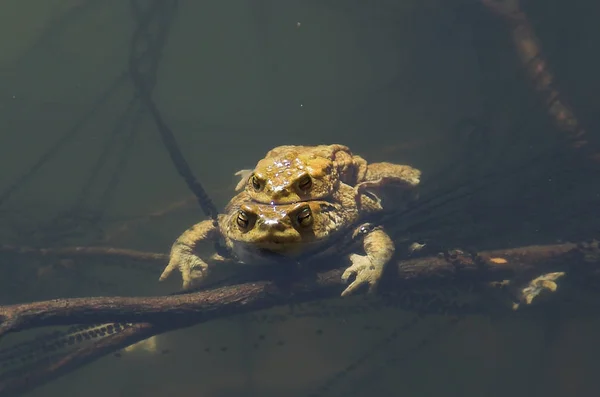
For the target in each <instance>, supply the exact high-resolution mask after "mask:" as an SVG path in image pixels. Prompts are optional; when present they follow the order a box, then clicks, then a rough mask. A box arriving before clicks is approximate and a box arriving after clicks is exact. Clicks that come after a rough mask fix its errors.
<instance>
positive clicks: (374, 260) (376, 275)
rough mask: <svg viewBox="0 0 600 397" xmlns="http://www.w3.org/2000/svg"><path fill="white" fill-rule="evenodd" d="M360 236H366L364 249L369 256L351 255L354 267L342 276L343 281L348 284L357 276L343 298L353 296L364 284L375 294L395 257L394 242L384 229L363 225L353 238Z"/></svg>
mask: <svg viewBox="0 0 600 397" xmlns="http://www.w3.org/2000/svg"><path fill="white" fill-rule="evenodd" d="M360 234H363V235H364V239H363V247H364V250H365V253H366V254H367V255H358V254H352V255H350V261H351V262H352V266H350V267H349V268H348V269H346V271H345V272H344V274H342V280H343V281H345V282H347V281H348V279H349V278H350V277H351V276H356V279H355V280H354V281H353V282H352V283H351V284H350V285H349V286H348V287H347V288H346V289H345V290H344V292H342V296H347V295H350V294H352V293H353V292H355V291H356V290H357V289H358V288H359V287H361V286H362V285H364V284H367V285H368V286H369V293H373V292H375V290H376V289H377V285H378V284H379V280H380V279H381V276H382V275H383V271H384V269H385V265H387V263H388V262H389V261H390V259H392V256H393V255H394V242H393V241H392V239H391V238H390V236H388V235H387V233H386V232H385V231H384V230H383V228H382V227H375V228H371V227H370V225H368V224H367V225H362V226H360V227H358V228H357V229H356V231H355V232H354V235H353V237H356V236H358V235H360Z"/></svg>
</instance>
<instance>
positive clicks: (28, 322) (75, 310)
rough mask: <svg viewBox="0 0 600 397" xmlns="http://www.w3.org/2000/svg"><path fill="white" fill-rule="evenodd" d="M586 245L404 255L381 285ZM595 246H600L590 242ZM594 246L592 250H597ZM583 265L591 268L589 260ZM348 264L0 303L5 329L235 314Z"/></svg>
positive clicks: (470, 274) (579, 251) (488, 278)
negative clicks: (176, 289) (170, 287)
mask: <svg viewBox="0 0 600 397" xmlns="http://www.w3.org/2000/svg"><path fill="white" fill-rule="evenodd" d="M588 248H589V247H588V246H586V245H576V244H571V243H567V244H559V245H549V246H530V247H522V248H514V249H505V250H494V251H486V252H482V253H480V254H477V255H470V254H466V253H464V252H462V251H458V250H456V251H452V252H450V253H446V254H440V255H437V256H430V257H424V258H415V259H411V260H407V261H401V262H400V263H398V264H397V265H396V266H393V267H390V269H389V270H390V271H389V274H387V275H386V277H385V278H384V280H383V281H382V285H381V289H382V290H383V291H385V290H391V291H393V290H398V289H399V288H402V289H406V288H410V283H414V282H415V281H419V282H425V283H426V282H428V281H429V282H431V281H433V282H440V281H446V282H450V283H453V282H457V283H458V282H462V281H469V282H492V281H502V280H505V279H515V278H517V277H519V276H520V275H527V276H531V277H535V276H538V275H540V274H543V273H548V272H556V271H567V270H569V269H573V267H574V266H575V265H577V264H578V263H583V262H584V259H585V258H589V254H588V255H587V257H586V253H585V252H584V251H585V249H588ZM591 249H593V250H595V249H597V245H595V244H592V248H591ZM594 252H595V251H594ZM586 268H589V266H587V267H586ZM342 272H343V269H341V268H340V269H334V270H328V271H324V272H321V273H317V274H316V276H315V277H311V278H310V279H302V280H296V281H293V282H292V283H287V284H286V285H282V284H281V283H280V282H275V281H259V282H249V283H244V284H238V285H231V286H225V287H220V288H216V289H211V290H206V291H201V292H194V293H189V294H184V295H173V296H161V297H92V298H74V299H55V300H50V301H42V302H34V303H23V304H16V305H10V306H3V307H0V336H2V335H4V334H6V333H8V332H16V331H20V330H24V329H30V328H34V327H42V326H50V325H66V324H95V323H101V322H133V323H139V322H149V323H159V324H179V325H181V326H185V325H187V324H190V323H198V322H204V321H208V320H212V319H216V318H221V317H225V316H230V315H234V314H241V313H247V312H251V311H256V310H261V309H267V308H271V307H274V306H277V305H283V304H288V303H300V302H306V301H311V300H318V299H323V298H331V297H336V296H338V295H339V294H340V293H341V291H342V290H343V288H344V286H345V285H344V283H343V282H342V280H341V274H342Z"/></svg>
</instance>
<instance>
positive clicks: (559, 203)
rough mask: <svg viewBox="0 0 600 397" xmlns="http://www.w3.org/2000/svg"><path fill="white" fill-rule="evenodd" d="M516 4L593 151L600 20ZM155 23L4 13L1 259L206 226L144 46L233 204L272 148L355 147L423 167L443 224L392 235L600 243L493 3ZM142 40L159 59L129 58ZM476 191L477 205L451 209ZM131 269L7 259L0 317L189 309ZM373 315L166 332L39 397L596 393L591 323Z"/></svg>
mask: <svg viewBox="0 0 600 397" xmlns="http://www.w3.org/2000/svg"><path fill="white" fill-rule="evenodd" d="M522 2H523V3H527V4H523V8H524V10H525V11H526V12H527V15H528V17H529V18H530V21H531V22H532V25H533V27H534V28H535V29H536V32H537V34H538V36H539V37H540V40H541V42H542V44H543V49H544V56H545V57H546V59H547V60H548V61H549V67H551V68H552V70H553V71H554V72H555V74H556V76H557V82H558V84H559V86H560V87H561V95H563V96H564V97H566V98H568V101H569V102H570V103H571V104H572V105H573V107H574V109H575V110H576V112H577V115H578V116H579V117H580V119H581V120H582V122H584V126H585V128H586V130H587V132H588V135H587V137H588V144H589V147H592V148H593V147H599V148H600V146H598V145H597V141H598V138H597V137H598V134H597V131H596V130H595V128H594V127H595V126H596V125H597V124H598V122H599V120H598V118H597V112H596V111H595V110H596V109H597V105H598V99H597V95H595V93H596V92H597V88H598V85H600V79H598V77H597V73H596V70H598V66H600V65H598V63H599V62H600V60H599V59H598V57H597V56H596V55H595V50H594V49H595V43H596V38H597V37H600V36H599V33H600V32H599V31H598V28H597V27H596V26H597V24H595V20H593V19H592V18H593V15H597V14H596V13H597V11H598V9H597V8H598V6H596V5H593V4H592V2H589V1H586V0H577V1H575V2H571V3H569V4H566V3H565V2H559V1H548V0H547V1H541V0H535V1H529V2H525V1H522ZM158 3H161V4H162V5H157V4H158ZM158 3H156V2H154V1H151V0H140V1H137V2H136V1H131V2H130V1H118V0H107V1H102V2H99V1H91V0H87V1H85V0H78V1H76V0H52V1H44V2H40V1H32V0H27V1H24V0H20V1H16V0H11V1H5V2H3V3H2V4H0V48H2V51H0V76H1V78H0V165H1V166H0V233H1V234H0V244H2V245H4V244H9V245H11V246H28V247H45V248H52V247H54V248H56V247H65V246H73V245H89V246H98V245H101V246H112V247H120V248H131V249H138V250H146V251H151V252H168V250H169V248H170V245H171V244H172V242H173V240H174V239H175V238H176V237H177V236H178V235H179V234H180V233H181V232H182V231H183V230H185V229H186V228H188V227H189V226H190V225H192V224H193V223H196V222H198V221H199V220H201V219H203V217H204V215H203V213H202V211H201V210H200V208H198V207H197V204H196V203H195V202H194V200H193V198H192V199H190V198H191V193H190V192H189V190H188V189H187V187H186V185H185V183H184V182H183V181H182V180H181V178H180V177H179V176H178V175H177V172H176V171H175V169H174V167H173V165H172V163H171V161H170V158H169V156H168V154H167V152H166V151H165V148H164V146H163V144H162V142H161V139H160V136H159V133H158V131H157V128H156V124H155V123H154V121H153V119H152V118H151V117H150V114H149V113H148V112H147V111H146V110H145V108H144V106H143V105H140V103H139V102H131V101H132V98H134V90H133V86H132V84H131V80H130V78H129V76H128V75H127V72H128V61H129V56H130V55H131V54H132V53H133V54H136V53H140V52H141V53H143V51H145V49H146V47H144V46H145V45H146V46H148V48H150V47H152V46H154V45H156V46H158V47H155V48H159V50H158V52H157V53H154V54H153V55H148V58H145V60H144V62H145V63H144V67H145V68H148V70H150V73H149V74H150V75H152V76H153V77H155V79H156V80H155V83H156V85H155V86H154V87H153V98H154V101H155V103H156V105H157V107H158V108H159V109H160V112H161V114H162V115H163V117H164V119H165V121H166V123H167V124H168V126H169V127H170V128H171V130H172V131H173V133H174V134H175V136H176V138H177V140H178V142H179V144H180V146H181V148H182V150H183V154H184V155H185V157H186V159H187V161H188V162H189V164H190V166H191V167H192V169H193V172H194V173H195V175H196V177H197V178H198V179H199V180H200V181H201V182H202V184H203V186H204V188H205V189H206V190H207V191H208V193H209V194H210V196H211V198H212V199H213V200H214V202H215V203H216V204H217V205H218V206H219V208H222V207H223V206H224V205H225V204H226V203H227V201H228V200H229V198H231V197H232V195H233V194H234V190H233V189H234V186H235V184H236V183H237V177H235V176H234V175H233V174H234V172H236V171H238V170H240V169H244V168H249V167H252V166H253V164H255V163H256V161H257V160H258V159H259V158H260V157H261V156H263V155H264V154H265V153H266V152H267V151H268V150H269V149H271V148H272V147H274V146H278V145H282V144H305V145H310V144H321V143H342V144H345V145H347V146H349V147H350V148H351V149H352V150H353V151H354V152H355V153H358V154H360V155H362V156H363V157H365V158H366V159H367V160H369V161H390V162H398V163H406V164H411V165H413V166H415V167H417V168H420V169H421V170H423V190H424V191H423V198H424V199H429V198H435V197H437V198H438V202H439V203H440V205H439V206H438V207H436V208H434V209H431V211H429V212H427V213H425V212H423V213H420V214H418V215H414V216H412V217H409V218H406V219H402V218H401V219H397V220H396V223H395V225H394V226H392V228H395V229H396V230H398V233H400V232H401V231H403V230H406V229H409V230H410V232H411V233H413V234H412V236H413V237H415V238H424V239H428V241H433V242H435V243H439V244H440V245H450V246H453V245H461V246H462V245H470V246H472V247H474V248H476V249H488V248H500V247H518V246H524V245H528V244H553V243H556V242H558V241H567V240H570V241H580V240H584V239H589V238H592V237H594V236H595V234H594V233H597V231H598V224H599V223H598V216H597V210H596V208H597V204H598V200H599V197H600V195H599V191H600V184H598V183H596V181H597V177H598V173H597V169H595V168H593V167H589V166H588V165H586V164H587V163H585V162H584V161H583V160H582V155H580V154H579V152H577V151H575V150H572V149H569V148H567V145H566V143H565V141H564V139H563V138H564V134H563V133H562V132H561V131H559V130H558V129H557V128H555V127H554V126H553V124H552V123H551V120H550V118H549V117H548V116H547V113H546V111H545V109H544V107H543V106H542V105H540V102H539V100H538V97H537V96H536V94H535V92H534V91H533V90H532V89H531V85H530V81H528V80H527V78H526V75H525V74H524V73H523V71H522V68H521V65H520V64H519V61H518V59H517V57H516V55H515V50H514V45H513V42H512V41H511V38H510V31H509V30H508V29H507V25H505V24H504V23H503V22H502V21H501V20H500V19H499V18H497V17H495V16H494V15H492V14H491V13H490V12H489V10H488V9H486V8H484V7H483V6H482V5H481V4H480V3H479V2H478V1H467V0H452V1H441V0H430V1H387V0H386V1H383V0H382V1H377V2H374V3H373V2H372V3H368V4H367V3H366V2H364V3H363V2H355V1H326V2H314V1H289V2H282V1H268V0H260V1H253V2H249V1H235V2H209V1H195V0H179V1H178V2H177V4H176V12H175V13H174V14H173V15H172V16H170V15H169V14H168V13H167V12H166V11H164V12H159V13H155V14H151V16H150V17H149V18H148V19H144V18H142V17H141V15H142V14H144V13H145V12H147V11H148V10H151V9H152V7H155V6H156V7H164V10H168V9H170V8H169V6H170V5H174V4H175V2H173V1H172V0H169V1H166V0H165V1H164V2H158ZM136 10H137V11H136ZM144 23H147V25H145V26H146V29H147V30H146V34H147V38H148V40H150V41H152V40H154V41H152V43H150V44H149V43H145V44H140V47H139V48H137V47H136V48H135V49H134V50H133V51H132V48H131V41H132V35H134V34H136V33H135V32H136V31H137V29H139V28H140V26H141V25H143V24H144ZM160 32H166V36H165V37H166V39H165V41H164V42H162V41H161V40H162V36H161V35H160V34H159V33H160ZM158 42H160V45H159V44H157V43H158ZM136 51H137V52H136ZM154 67H155V68H157V71H156V73H155V74H153V73H152V70H153V69H152V68H154ZM146 71H147V70H146ZM132 103H133V105H131V104H132ZM465 185H466V186H467V188H470V189H478V190H477V194H475V195H470V196H468V197H465V198H463V199H461V200H457V201H453V202H451V201H450V197H451V194H452V192H456V191H458V189H459V188H460V187H463V186H465ZM448 189H450V190H448ZM176 203H183V204H181V205H176V206H174V204H176ZM157 212H158V213H160V214H159V215H155V216H149V215H150V214H156V213H157ZM129 262H130V261H126V260H122V261H115V260H105V259H102V258H100V259H94V260H91V259H88V260H77V261H75V262H68V261H66V262H65V261H64V260H63V261H59V260H57V259H56V258H40V257H39V256H35V255H33V256H32V255H29V256H28V255H22V254H15V253H14V252H12V253H11V252H6V250H4V251H3V252H0V269H1V270H2V277H0V303H2V304H9V303H17V302H27V301H35V300H42V299H50V298H58V297H76V296H101V295H104V296H107V295H118V296H142V295H145V296H148V295H163V294H168V293H171V292H174V291H176V290H177V288H178V282H179V281H178V279H177V277H174V280H171V281H169V282H167V283H164V284H159V283H158V282H157V279H158V276H159V275H160V272H161V269H162V267H163V265H162V264H158V265H156V264H154V265H151V264H137V265H136V266H129V267H125V265H126V264H129V265H131V263H129ZM592 295H593V294H592ZM359 302H361V300H360V299H354V300H349V301H346V302H342V301H340V300H332V301H326V302H322V303H321V304H320V305H319V306H318V310H317V309H315V308H313V309H310V310H309V309H306V310H307V314H305V315H301V313H300V314H298V313H296V314H290V312H289V308H287V307H283V308H276V309H273V310H270V311H268V312H266V313H259V314H256V315H249V316H240V317H234V318H230V319H224V320H219V321H214V322H208V323H206V324H202V325H198V326H195V327H191V328H188V329H185V330H180V331H174V332H169V333H166V334H163V335H161V336H159V337H158V339H157V341H156V343H157V347H156V349H155V351H153V352H149V351H145V350H136V351H134V352H132V353H121V354H119V357H117V356H115V355H109V356H107V357H104V358H102V359H100V360H98V361H96V362H94V363H92V364H90V365H87V366H85V367H83V368H81V369H79V370H77V371H75V372H72V373H70V374H68V375H66V376H64V377H61V378H60V379H58V380H56V381H54V382H51V383H49V384H47V385H45V386H43V387H40V388H38V389H35V390H34V391H32V392H30V393H29V394H27V395H30V396H42V395H43V396H54V395H56V396H59V395H61V396H63V395H66V396H80V395H85V396H88V397H93V396H105V395H108V394H111V395H119V396H125V395H126V396H129V397H132V396H199V395H202V396H281V395H285V396H319V397H325V396H341V395H344V396H357V397H358V396H368V395H372V394H377V395H381V396H392V395H403V396H430V395H441V396H463V397H464V396H506V395H511V396H537V395H540V396H541V395H544V396H548V397H550V396H593V395H597V394H598V386H597V381H596V379H597V377H596V376H595V375H596V372H597V371H596V370H597V369H598V364H597V360H596V357H597V355H598V353H600V345H598V343H597V342H596V338H595V335H596V334H597V332H598V330H599V326H600V324H598V316H597V315H596V313H594V312H593V310H574V309H576V307H577V303H572V304H571V306H569V305H566V304H562V303H556V302H549V303H548V304H547V305H545V306H541V307H540V308H539V309H535V310H530V311H525V312H524V313H523V312H518V313H516V314H515V313H511V312H510V310H508V311H506V312H505V313H504V312H503V313H500V314H498V313H494V314H493V315H492V314H490V313H481V314H479V315H474V314H473V315H468V316H461V317H460V318H459V320H458V321H457V322H456V323H454V322H453V320H452V319H451V318H450V317H449V316H441V315H436V314H426V315H424V316H423V318H422V319H421V320H420V321H419V322H418V323H416V324H415V325H414V326H407V325H406V324H409V323H411V321H412V318H413V316H414V315H415V312H414V311H410V310H399V309H391V308H389V307H377V308H371V309H369V310H355V309H356V308H357V307H358V306H359ZM340 307H341V309H340ZM30 335H31V334H26V335H11V336H10V337H9V338H7V339H3V340H2V342H1V343H0V349H2V348H3V346H6V345H7V344H9V343H10V342H14V341H15V340H16V339H19V338H25V337H30ZM0 361H1V360H0Z"/></svg>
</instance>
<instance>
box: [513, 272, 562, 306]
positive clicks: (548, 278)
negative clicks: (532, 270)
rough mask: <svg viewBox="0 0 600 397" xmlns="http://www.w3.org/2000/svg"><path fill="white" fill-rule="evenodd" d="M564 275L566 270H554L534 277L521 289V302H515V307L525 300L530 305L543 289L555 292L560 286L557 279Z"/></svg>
mask: <svg viewBox="0 0 600 397" xmlns="http://www.w3.org/2000/svg"><path fill="white" fill-rule="evenodd" d="M564 275H565V273H564V272H554V273H546V274H542V275H541V276H539V277H536V278H534V279H533V280H531V281H530V282H529V283H528V284H527V285H526V286H525V287H523V288H521V289H520V291H519V302H514V303H513V309H514V310H517V309H518V308H519V306H520V304H521V303H523V302H524V303H525V304H527V305H530V304H531V302H533V300H534V299H535V298H536V297H537V296H538V295H539V294H540V293H542V292H543V291H549V292H555V291H556V289H557V288H558V285H557V284H556V280H558V279H559V278H560V277H562V276H564Z"/></svg>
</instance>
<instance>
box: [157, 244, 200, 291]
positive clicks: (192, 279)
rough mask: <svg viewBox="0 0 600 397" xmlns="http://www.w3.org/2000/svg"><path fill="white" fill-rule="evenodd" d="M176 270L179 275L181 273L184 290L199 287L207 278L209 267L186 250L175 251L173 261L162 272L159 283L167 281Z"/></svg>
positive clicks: (172, 255)
mask: <svg viewBox="0 0 600 397" xmlns="http://www.w3.org/2000/svg"><path fill="white" fill-rule="evenodd" d="M175 269H177V270H179V273H181V279H182V281H183V285H182V287H183V289H190V288H192V287H194V286H197V285H198V283H199V282H200V281H201V280H203V279H204V278H206V276H207V275H208V270H209V267H208V263H206V262H205V261H204V260H202V259H201V258H200V257H198V256H197V255H196V254H194V253H193V252H190V251H188V250H185V249H181V250H176V249H174V250H172V251H171V259H170V260H169V264H168V265H167V267H166V268H165V270H164V271H163V272H162V274H161V276H160V278H159V281H164V280H166V279H167V278H168V277H169V276H170V275H171V273H172V272H173V271H174V270H175Z"/></svg>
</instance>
